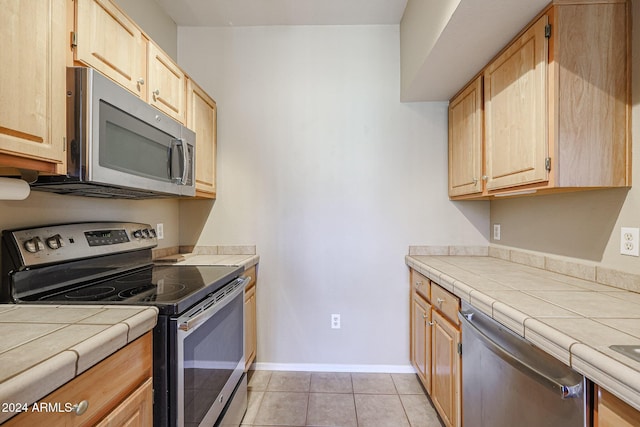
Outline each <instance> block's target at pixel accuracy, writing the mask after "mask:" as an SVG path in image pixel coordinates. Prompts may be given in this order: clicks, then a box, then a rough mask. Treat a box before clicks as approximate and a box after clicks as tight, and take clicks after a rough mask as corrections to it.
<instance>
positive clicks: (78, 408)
mask: <svg viewBox="0 0 640 427" xmlns="http://www.w3.org/2000/svg"><path fill="white" fill-rule="evenodd" d="M72 409H73V412H75V414H76V415H82V414H84V413H85V412H87V409H89V401H87V400H83V401H82V402H80V403H76V404H75V405H73V406H72Z"/></svg>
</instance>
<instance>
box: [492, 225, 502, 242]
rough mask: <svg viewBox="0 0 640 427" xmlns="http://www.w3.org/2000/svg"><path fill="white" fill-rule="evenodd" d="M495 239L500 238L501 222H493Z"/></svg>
mask: <svg viewBox="0 0 640 427" xmlns="http://www.w3.org/2000/svg"><path fill="white" fill-rule="evenodd" d="M493 240H500V224H493Z"/></svg>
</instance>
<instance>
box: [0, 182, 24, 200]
mask: <svg viewBox="0 0 640 427" xmlns="http://www.w3.org/2000/svg"><path fill="white" fill-rule="evenodd" d="M30 192H31V188H30V187H29V184H28V183H27V181H23V180H21V179H20V178H0V200H24V199H26V198H27V197H28V196H29V193H30Z"/></svg>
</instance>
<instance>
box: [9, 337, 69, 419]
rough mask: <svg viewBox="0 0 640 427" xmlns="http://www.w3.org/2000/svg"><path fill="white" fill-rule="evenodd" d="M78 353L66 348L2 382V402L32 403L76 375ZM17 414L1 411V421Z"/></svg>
mask: <svg viewBox="0 0 640 427" xmlns="http://www.w3.org/2000/svg"><path fill="white" fill-rule="evenodd" d="M77 360H78V355H77V354H76V353H75V352H74V351H69V350H65V351H63V352H61V353H58V354H57V355H55V356H53V357H50V358H49V359H47V360H45V361H43V362H41V363H39V364H37V365H35V366H33V367H31V368H30V369H28V370H26V371H24V372H22V373H20V374H18V375H16V376H14V377H12V378H10V379H8V380H6V381H4V382H2V383H1V384H0V402H4V403H10V402H13V403H18V402H20V403H27V404H32V403H33V402H37V401H38V399H41V398H43V397H45V396H47V395H48V394H49V393H51V392H52V391H54V390H55V389H57V388H58V387H60V386H62V385H64V384H66V383H67V382H69V381H71V380H72V379H73V378H74V377H75V376H76V362H77ZM14 415H15V414H11V413H1V412H0V423H3V422H4V421H6V420H8V419H9V418H12V417H13V416H14Z"/></svg>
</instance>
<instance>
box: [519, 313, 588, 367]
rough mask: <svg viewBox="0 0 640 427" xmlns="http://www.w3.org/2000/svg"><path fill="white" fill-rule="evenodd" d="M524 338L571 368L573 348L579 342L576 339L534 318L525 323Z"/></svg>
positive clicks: (526, 320)
mask: <svg viewBox="0 0 640 427" xmlns="http://www.w3.org/2000/svg"><path fill="white" fill-rule="evenodd" d="M524 337H525V338H526V339H527V340H528V341H530V342H532V343H533V344H535V345H536V346H538V347H540V348H541V349H543V350H544V351H546V352H547V353H549V354H551V355H552V356H554V357H555V358H556V359H558V360H560V361H561V362H563V363H564V364H566V365H567V366H571V346H572V345H573V344H576V343H577V342H578V341H577V340H576V339H574V338H571V337H570V336H568V335H565V334H563V333H562V332H560V331H558V330H557V329H555V328H552V327H551V326H549V325H547V324H545V323H543V322H541V321H539V320H537V319H533V318H528V319H525V321H524Z"/></svg>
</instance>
